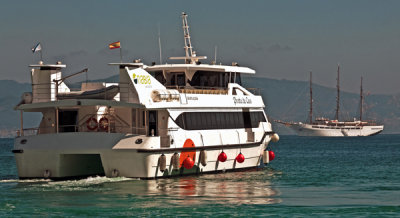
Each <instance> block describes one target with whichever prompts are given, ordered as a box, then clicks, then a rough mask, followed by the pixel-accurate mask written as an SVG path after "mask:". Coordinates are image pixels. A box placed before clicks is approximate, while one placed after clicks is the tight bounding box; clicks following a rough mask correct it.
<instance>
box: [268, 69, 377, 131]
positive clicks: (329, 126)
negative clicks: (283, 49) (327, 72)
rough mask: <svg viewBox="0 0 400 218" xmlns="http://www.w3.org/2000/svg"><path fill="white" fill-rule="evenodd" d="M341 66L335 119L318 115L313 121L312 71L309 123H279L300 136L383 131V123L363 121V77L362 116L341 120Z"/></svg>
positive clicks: (361, 90) (338, 73) (338, 72)
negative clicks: (350, 119)
mask: <svg viewBox="0 0 400 218" xmlns="http://www.w3.org/2000/svg"><path fill="white" fill-rule="evenodd" d="M339 76H340V66H339V65H338V67H337V85H336V88H337V96H336V111H335V112H336V113H335V119H333V120H330V119H328V118H324V117H317V118H315V120H314V121H313V98H312V72H310V110H309V115H308V116H309V120H308V122H307V123H303V122H284V121H280V120H276V122H277V123H281V124H284V125H285V126H287V127H289V128H290V129H292V130H294V131H295V132H296V133H297V135H299V136H327V137H345V136H346V137H347V136H372V135H376V134H379V133H380V132H382V131H383V125H378V124H376V123H375V122H371V121H363V120H362V118H363V117H362V115H363V102H364V95H363V86H362V79H363V78H362V77H361V85H360V108H359V113H360V117H359V119H358V120H357V119H356V118H354V120H352V121H339V108H340V86H339V78H340V77H339Z"/></svg>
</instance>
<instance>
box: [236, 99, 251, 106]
mask: <svg viewBox="0 0 400 218" xmlns="http://www.w3.org/2000/svg"><path fill="white" fill-rule="evenodd" d="M233 102H234V103H235V105H236V104H251V103H252V102H251V99H250V98H248V97H241V98H237V97H233Z"/></svg>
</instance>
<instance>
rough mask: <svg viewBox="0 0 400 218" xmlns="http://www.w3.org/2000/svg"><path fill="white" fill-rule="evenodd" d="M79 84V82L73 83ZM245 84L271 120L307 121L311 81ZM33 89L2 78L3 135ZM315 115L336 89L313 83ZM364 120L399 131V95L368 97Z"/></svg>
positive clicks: (349, 110) (354, 105) (354, 104)
mask: <svg viewBox="0 0 400 218" xmlns="http://www.w3.org/2000/svg"><path fill="white" fill-rule="evenodd" d="M96 81H107V82H118V75H114V76H111V77H109V78H105V79H103V80H96ZM71 85H73V86H74V87H78V86H77V85H76V84H71ZM243 85H244V86H245V87H252V88H260V90H261V94H262V96H263V99H264V102H265V104H266V111H267V114H268V116H269V117H270V119H280V120H287V121H305V120H306V119H307V115H308V107H309V106H308V105H309V99H308V98H309V96H308V82H305V81H290V80H276V79H268V78H259V77H249V78H243ZM27 91H31V84H28V83H18V82H15V81H11V80H0V112H1V113H0V120H1V121H2V122H1V123H0V134H2V135H5V134H6V133H5V132H7V131H6V130H10V129H18V128H19V126H20V119H19V116H20V114H19V113H18V112H17V111H14V110H13V107H14V106H15V105H16V104H18V102H19V101H20V99H21V97H20V96H21V95H22V93H23V92H27ZM313 94H314V111H315V113H314V116H325V117H330V118H333V116H334V109H335V106H336V100H335V98H336V90H335V89H334V88H327V87H324V86H320V85H317V84H314V85H313ZM365 101H366V105H367V107H366V108H365V109H366V112H365V114H364V118H365V119H373V120H377V121H380V122H383V123H384V124H385V130H384V133H400V95H374V94H371V95H369V96H366V99H365ZM358 107H359V95H358V94H355V93H347V92H342V93H341V111H342V113H341V115H340V116H341V119H352V118H353V117H356V116H358ZM40 119H41V114H40V113H25V114H24V126H25V127H36V126H37V125H38V123H39V121H40ZM273 125H274V130H275V131H277V132H279V133H281V134H293V132H291V131H290V130H288V129H287V128H286V127H284V126H282V125H276V124H273Z"/></svg>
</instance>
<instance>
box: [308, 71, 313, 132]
mask: <svg viewBox="0 0 400 218" xmlns="http://www.w3.org/2000/svg"><path fill="white" fill-rule="evenodd" d="M312 113H313V99H312V72H311V71H310V113H309V115H308V116H309V118H310V124H312Z"/></svg>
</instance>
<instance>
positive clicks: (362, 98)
mask: <svg viewBox="0 0 400 218" xmlns="http://www.w3.org/2000/svg"><path fill="white" fill-rule="evenodd" d="M363 100H364V95H363V77H361V85H360V121H362V113H363Z"/></svg>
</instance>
